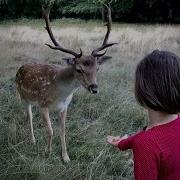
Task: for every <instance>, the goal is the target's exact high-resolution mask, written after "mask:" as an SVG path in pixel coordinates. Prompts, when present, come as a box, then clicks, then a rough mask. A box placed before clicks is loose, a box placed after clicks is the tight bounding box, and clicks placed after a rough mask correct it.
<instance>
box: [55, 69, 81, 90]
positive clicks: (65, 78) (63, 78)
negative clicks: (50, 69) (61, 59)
mask: <svg viewBox="0 0 180 180" xmlns="http://www.w3.org/2000/svg"><path fill="white" fill-rule="evenodd" d="M57 83H58V86H59V88H60V89H66V90H67V92H72V91H74V90H75V89H77V88H78V87H79V86H80V84H79V82H78V81H77V80H76V78H75V76H74V72H73V67H67V68H64V69H61V70H60V71H59V73H58V75H57Z"/></svg>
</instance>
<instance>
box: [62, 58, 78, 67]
mask: <svg viewBox="0 0 180 180" xmlns="http://www.w3.org/2000/svg"><path fill="white" fill-rule="evenodd" d="M62 59H63V60H64V61H65V62H66V64H67V65H74V64H75V60H74V58H72V57H65V58H62Z"/></svg>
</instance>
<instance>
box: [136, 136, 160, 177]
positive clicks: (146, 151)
mask: <svg viewBox="0 0 180 180" xmlns="http://www.w3.org/2000/svg"><path fill="white" fill-rule="evenodd" d="M137 139H138V140H135V141H134V143H133V154H134V174H135V180H157V178H158V170H159V166H160V150H159V148H158V147H157V145H155V144H154V143H153V141H151V140H150V139H148V138H147V139H143V138H142V139H141V138H137Z"/></svg>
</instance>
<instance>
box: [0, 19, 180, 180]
mask: <svg viewBox="0 0 180 180" xmlns="http://www.w3.org/2000/svg"><path fill="white" fill-rule="evenodd" d="M60 27H62V28H60ZM53 29H54V33H55V35H56V37H58V38H59V40H60V42H62V44H63V45H64V46H66V47H72V48H73V49H74V50H78V49H79V48H80V47H82V49H83V51H84V52H86V53H87V54H88V53H90V52H91V50H92V49H93V48H95V47H97V46H98V45H100V44H101V43H102V42H101V41H102V38H103V37H104V33H105V28H104V27H103V26H102V24H101V23H99V22H98V23H97V25H96V23H95V22H83V21H82V22H81V21H75V23H73V21H72V20H71V21H66V20H64V21H60V22H59V21H57V20H56V21H54V22H53ZM110 41H115V42H118V43H119V44H118V45H117V46H114V47H113V48H111V49H110V50H109V51H108V54H109V55H112V57H113V58H112V60H111V62H109V63H107V64H105V65H103V67H102V68H101V70H100V71H99V73H98V81H99V86H100V93H99V94H98V95H91V94H89V93H88V92H87V91H86V90H84V89H83V88H81V89H80V90H79V91H78V92H77V93H76V94H75V95H74V97H73V100H72V102H71V104H70V107H69V109H68V116H67V123H66V125H67V126H66V127H67V128H66V129H67V137H66V139H67V145H68V151H69V155H70V158H71V162H70V163H68V164H64V163H63V162H62V159H61V156H60V154H61V146H60V138H59V128H58V121H57V115H56V112H52V113H51V119H52V122H53V129H54V136H53V153H52V154H51V155H50V156H48V155H47V154H46V153H45V148H46V129H45V126H44V125H43V122H42V119H41V117H40V114H39V111H38V108H37V107H34V108H33V112H34V119H33V120H34V121H33V122H34V130H35V137H36V139H37V144H36V145H33V144H32V143H31V141H30V125H29V122H27V121H26V119H25V114H24V109H23V106H22V105H21V102H20V101H19V100H18V98H17V97H16V90H15V83H14V80H15V74H16V71H17V70H18V68H19V67H20V66H21V65H22V64H25V63H29V62H39V63H53V64H56V63H57V64H61V63H62V64H63V62H62V61H61V58H62V57H65V56H66V55H65V54H63V53H60V52H57V51H53V50H51V49H49V48H48V47H46V46H44V44H45V43H46V42H50V41H49V37H48V35H47V33H46V32H45V30H44V29H43V22H42V21H40V20H37V21H34V20H31V21H27V20H23V21H17V22H11V21H10V22H3V23H1V24H0V179H1V180H24V179H26V180H36V179H37V180H56V179H57V180H76V179H78V180H131V179H133V166H132V161H131V152H130V151H127V152H119V151H118V150H116V149H115V148H113V147H110V146H109V145H107V144H106V142H105V137H106V136H107V135H109V134H112V135H123V134H125V133H133V132H135V131H137V130H138V129H140V128H142V127H143V126H144V125H145V124H146V123H147V115H146V113H145V112H144V111H143V109H142V108H141V107H139V106H138V105H137V104H136V102H135V99H134V95H133V83H134V71H135V67H136V64H137V62H138V61H139V60H140V59H141V58H143V56H144V55H146V54H147V53H149V52H151V51H152V50H153V49H163V50H169V51H172V52H174V53H176V54H178V55H180V26H177V25H176V26H169V25H163V26H162V25H154V26H153V25H144V26H143V25H127V24H121V25H118V24H115V26H114V27H113V30H112V34H111V36H110Z"/></svg>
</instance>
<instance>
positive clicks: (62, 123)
mask: <svg viewBox="0 0 180 180" xmlns="http://www.w3.org/2000/svg"><path fill="white" fill-rule="evenodd" d="M66 114H67V109H65V110H63V111H59V121H60V138H61V146H62V158H63V160H64V162H69V161H70V159H69V156H68V153H67V148H66V139H65V135H66V133H65V120H66Z"/></svg>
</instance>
